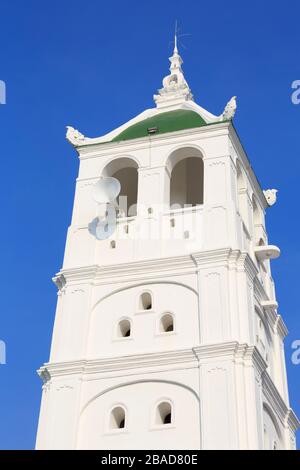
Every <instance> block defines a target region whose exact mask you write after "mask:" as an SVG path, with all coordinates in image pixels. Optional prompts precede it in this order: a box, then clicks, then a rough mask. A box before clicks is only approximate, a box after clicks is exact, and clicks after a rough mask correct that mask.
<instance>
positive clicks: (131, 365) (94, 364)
mask: <svg viewBox="0 0 300 470" xmlns="http://www.w3.org/2000/svg"><path fill="white" fill-rule="evenodd" d="M187 363H190V364H192V365H193V366H194V367H197V362H196V360H195V356H194V353H193V350H192V349H183V350H175V351H166V352H158V353H157V352H154V353H146V354H136V355H131V356H122V357H106V358H100V359H83V360H79V361H65V362H54V363H46V364H44V365H43V366H42V367H41V368H40V369H39V370H38V371H37V372H38V374H39V376H40V377H41V378H42V377H46V376H47V377H51V378H52V377H57V376H65V375H80V374H84V375H85V374H95V373H98V374H99V373H106V372H116V371H126V370H129V369H141V368H144V369H145V368H152V367H159V366H169V365H171V364H173V365H177V366H179V365H181V364H187Z"/></svg>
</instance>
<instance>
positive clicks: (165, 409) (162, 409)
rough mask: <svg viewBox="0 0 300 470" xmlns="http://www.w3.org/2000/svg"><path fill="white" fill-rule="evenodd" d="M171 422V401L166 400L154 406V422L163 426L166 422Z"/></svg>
mask: <svg viewBox="0 0 300 470" xmlns="http://www.w3.org/2000/svg"><path fill="white" fill-rule="evenodd" d="M172 422H173V411H172V405H171V403H170V402H168V401H163V402H161V403H159V405H157V407H156V413H155V424H156V425H158V426H163V425H166V424H171V423H172Z"/></svg>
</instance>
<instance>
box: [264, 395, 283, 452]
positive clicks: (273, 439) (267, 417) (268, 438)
mask: <svg viewBox="0 0 300 470" xmlns="http://www.w3.org/2000/svg"><path fill="white" fill-rule="evenodd" d="M263 420H264V449H265V450H280V449H281V445H282V444H281V443H282V439H281V431H280V428H279V426H278V422H277V420H276V418H275V416H274V413H273V412H272V410H271V409H270V407H269V406H268V405H267V404H266V403H264V405H263Z"/></svg>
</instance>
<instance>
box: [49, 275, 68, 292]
mask: <svg viewBox="0 0 300 470" xmlns="http://www.w3.org/2000/svg"><path fill="white" fill-rule="evenodd" d="M52 281H53V282H54V284H55V285H56V287H57V288H58V290H59V291H62V290H63V289H64V287H65V285H66V282H67V281H66V278H65V276H64V275H63V274H61V273H57V274H56V275H55V276H54V277H53V278H52Z"/></svg>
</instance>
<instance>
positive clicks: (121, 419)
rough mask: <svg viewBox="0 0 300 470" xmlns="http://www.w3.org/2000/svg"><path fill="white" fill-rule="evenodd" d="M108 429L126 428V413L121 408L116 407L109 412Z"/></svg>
mask: <svg viewBox="0 0 300 470" xmlns="http://www.w3.org/2000/svg"><path fill="white" fill-rule="evenodd" d="M109 427H110V429H124V428H125V427H126V412H125V409H124V408H123V407H122V406H116V407H115V408H113V409H112V410H111V412H110V419H109Z"/></svg>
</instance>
